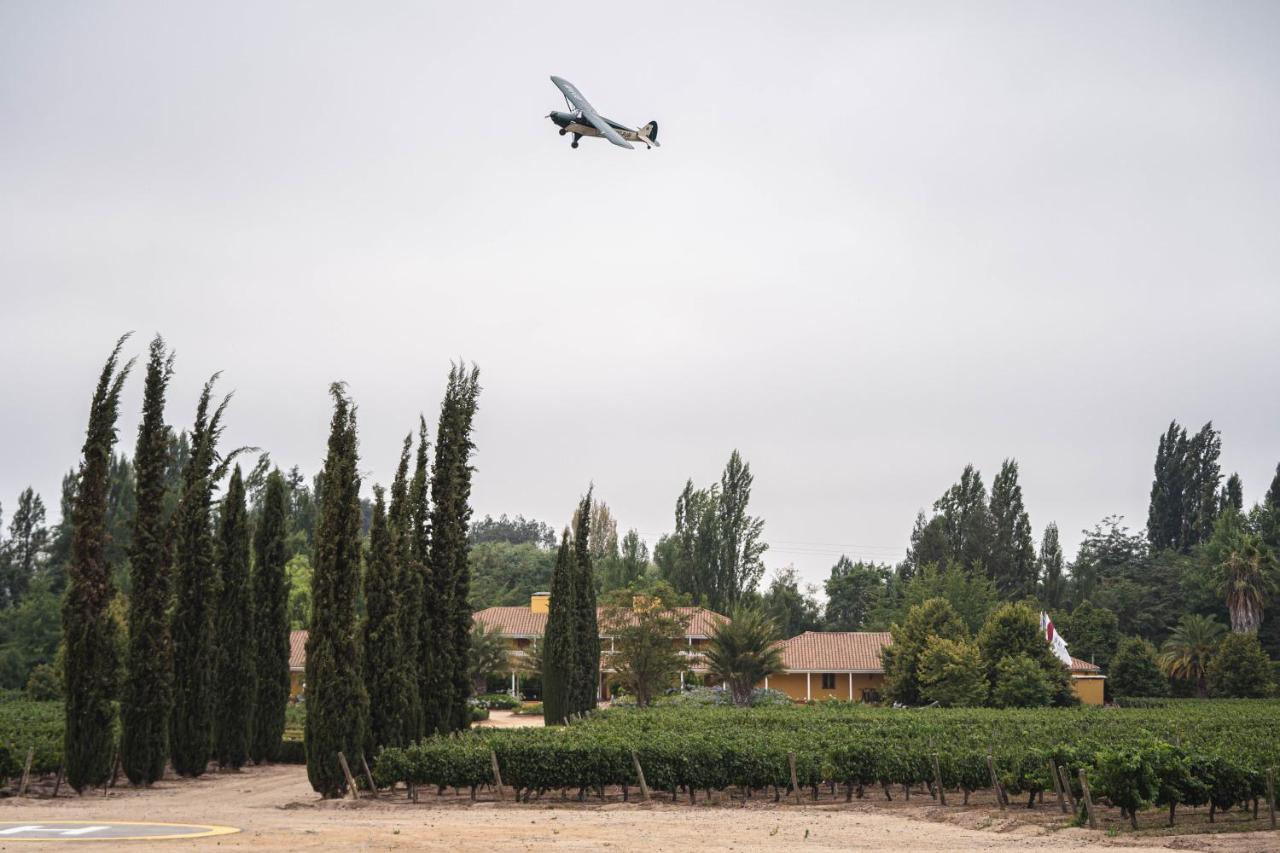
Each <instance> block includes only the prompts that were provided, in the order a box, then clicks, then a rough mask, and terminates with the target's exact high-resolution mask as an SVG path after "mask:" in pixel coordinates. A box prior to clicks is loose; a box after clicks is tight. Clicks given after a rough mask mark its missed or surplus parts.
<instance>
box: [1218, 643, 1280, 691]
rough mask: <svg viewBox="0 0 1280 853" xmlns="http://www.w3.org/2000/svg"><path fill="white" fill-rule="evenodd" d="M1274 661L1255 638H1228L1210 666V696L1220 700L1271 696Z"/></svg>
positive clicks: (1219, 646)
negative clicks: (1272, 661)
mask: <svg viewBox="0 0 1280 853" xmlns="http://www.w3.org/2000/svg"><path fill="white" fill-rule="evenodd" d="M1271 688H1272V682H1271V661H1270V660H1269V659H1268V658H1267V653H1266V652H1264V651H1263V650H1262V644H1261V643H1259V642H1258V637H1257V635H1255V634H1228V635H1227V636H1226V638H1225V639H1224V640H1223V641H1222V642H1221V643H1220V644H1219V645H1218V652H1217V654H1215V655H1214V656H1213V660H1211V661H1210V662H1209V693H1210V694H1211V695H1213V697H1214V698H1217V699H1262V698H1264V697H1266V696H1270V695H1271Z"/></svg>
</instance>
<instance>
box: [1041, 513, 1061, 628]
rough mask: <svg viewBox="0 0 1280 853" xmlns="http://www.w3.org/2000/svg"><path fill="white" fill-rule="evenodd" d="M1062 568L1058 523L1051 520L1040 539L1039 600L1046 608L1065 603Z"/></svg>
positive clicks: (1056, 607) (1052, 608) (1056, 606)
mask: <svg viewBox="0 0 1280 853" xmlns="http://www.w3.org/2000/svg"><path fill="white" fill-rule="evenodd" d="M1064 568H1065V564H1064V563H1063V558H1062V543H1061V542H1060V541H1059V539H1058V525H1057V524H1056V523H1054V522H1052V521H1051V522H1049V524H1048V526H1047V527H1045V529H1044V536H1043V537H1042V538H1041V540H1040V579H1041V580H1040V600H1041V601H1042V602H1043V603H1044V606H1045V609H1047V610H1057V609H1059V608H1061V607H1062V606H1063V605H1065V604H1066V592H1067V590H1066V577H1064V575H1065V572H1064Z"/></svg>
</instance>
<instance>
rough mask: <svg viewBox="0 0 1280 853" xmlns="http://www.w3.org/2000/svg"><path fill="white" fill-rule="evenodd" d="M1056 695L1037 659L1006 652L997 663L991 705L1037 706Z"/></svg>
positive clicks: (1047, 701) (1012, 706) (999, 706)
mask: <svg viewBox="0 0 1280 853" xmlns="http://www.w3.org/2000/svg"><path fill="white" fill-rule="evenodd" d="M1053 696H1054V688H1053V685H1051V684H1050V683H1049V679H1048V678H1047V677H1046V674H1045V670H1044V669H1043V668H1042V667H1041V665H1040V662H1039V661H1037V660H1036V659H1035V658H1032V657H1030V656H1029V655H1024V654H1015V655H1005V656H1004V657H1001V658H1000V660H999V662H998V663H997V664H996V668H995V680H994V684H993V686H992V688H991V704H992V705H995V706H996V707H997V708H1038V707H1041V706H1043V705H1048V704H1049V702H1050V700H1052V699H1053Z"/></svg>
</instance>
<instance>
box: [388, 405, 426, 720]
mask: <svg viewBox="0 0 1280 853" xmlns="http://www.w3.org/2000/svg"><path fill="white" fill-rule="evenodd" d="M421 429H422V444H421V445H420V447H419V450H420V453H419V456H418V470H416V471H415V472H414V490H415V493H420V494H423V495H425V494H426V477H427V473H426V472H427V459H426V451H425V450H422V448H423V447H425V445H426V424H425V423H421ZM412 446H413V433H410V434H409V435H406V436H405V437H404V448H403V449H402V450H401V451H400V465H399V466H398V467H397V468H396V476H395V479H394V480H392V481H391V506H390V508H389V510H388V519H387V524H388V527H389V528H390V533H391V543H392V548H393V550H392V559H394V560H395V562H396V580H397V583H398V589H397V594H396V597H397V599H398V603H399V613H400V624H399V631H398V636H397V639H398V641H399V644H400V647H399V654H398V657H397V660H396V667H397V668H398V669H399V670H400V681H401V687H402V689H403V690H404V696H403V698H402V711H401V713H402V714H403V720H402V725H403V734H404V738H405V740H406V741H414V740H417V739H418V738H420V737H422V734H423V732H422V697H421V695H420V693H419V669H418V664H419V657H420V655H421V650H420V649H419V647H418V628H419V624H418V623H419V620H420V619H421V618H422V568H421V564H420V563H419V562H418V560H417V559H416V558H415V554H414V543H415V538H416V537H415V527H414V519H415V517H417V516H416V514H415V513H414V512H413V505H412V504H411V502H410V500H409V483H408V476H409V450H410V448H412ZM419 480H421V484H420V485H419Z"/></svg>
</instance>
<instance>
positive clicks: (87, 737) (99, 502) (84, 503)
mask: <svg viewBox="0 0 1280 853" xmlns="http://www.w3.org/2000/svg"><path fill="white" fill-rule="evenodd" d="M127 339H128V335H125V336H124V337H122V338H120V340H118V341H117V342H116V345H115V349H113V350H112V351H111V355H110V357H109V358H108V359H107V363H106V364H105V365H104V366H103V368H102V374H101V375H100V377H99V379H98V386H97V388H96V389H95V390H94V394H93V402H92V403H91V404H90V406H89V426H88V429H87V430H86V434H85V441H84V455H83V458H82V459H81V462H80V477H79V488H78V489H77V492H76V501H75V507H74V519H75V520H74V527H73V532H72V540H71V562H70V563H69V564H68V567H67V569H68V571H67V580H68V583H67V592H66V597H65V598H64V599H63V603H62V631H63V642H64V643H65V646H66V663H65V665H64V666H63V673H64V677H65V679H66V684H65V690H64V691H63V695H64V696H66V702H65V713H66V718H65V723H64V729H63V760H64V761H65V763H66V775H67V783H68V784H70V785H71V787H72V788H74V789H75V790H76V791H77V792H80V791H83V790H84V789H85V788H88V787H92V786H97V785H102V784H105V783H106V781H107V779H108V778H109V777H110V776H111V769H112V768H111V765H112V762H113V760H114V757H115V756H114V740H115V738H114V735H113V732H114V729H115V716H116V713H115V705H114V700H115V693H116V675H117V669H118V661H117V660H116V659H115V653H116V636H115V634H116V626H115V622H114V621H113V620H112V619H111V616H110V615H109V613H108V612H107V607H108V604H109V603H110V601H111V577H110V573H109V570H108V564H107V561H106V546H107V543H106V536H107V525H106V521H107V518H106V516H107V491H108V487H109V475H110V465H111V448H112V445H114V444H115V440H116V417H117V414H118V413H119V410H120V390H121V388H123V386H124V382H125V379H126V378H128V376H129V371H130V369H131V368H132V367H133V362H132V361H130V362H128V363H126V364H125V365H124V366H123V367H122V366H121V365H120V350H121V349H122V348H123V347H124V342H125V341H126V340H127Z"/></svg>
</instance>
